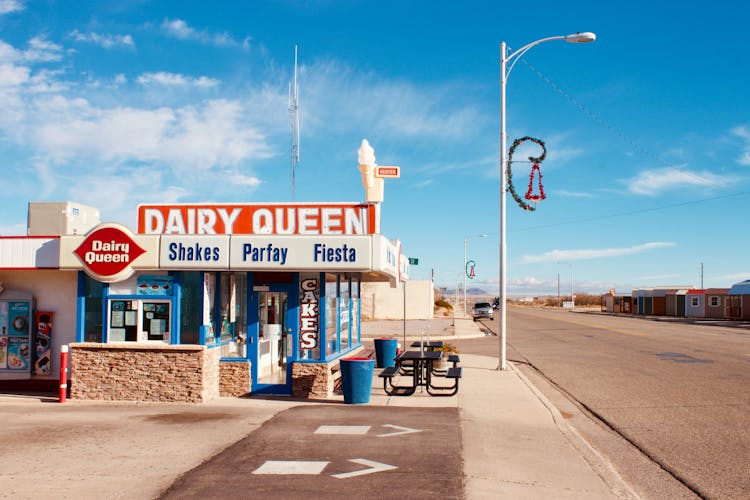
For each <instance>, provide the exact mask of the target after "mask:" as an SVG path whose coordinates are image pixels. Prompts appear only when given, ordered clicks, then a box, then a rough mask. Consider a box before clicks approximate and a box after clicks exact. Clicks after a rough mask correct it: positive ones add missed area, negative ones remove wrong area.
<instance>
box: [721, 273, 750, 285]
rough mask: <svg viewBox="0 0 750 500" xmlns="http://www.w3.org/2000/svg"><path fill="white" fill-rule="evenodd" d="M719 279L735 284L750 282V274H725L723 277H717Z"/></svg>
mask: <svg viewBox="0 0 750 500" xmlns="http://www.w3.org/2000/svg"><path fill="white" fill-rule="evenodd" d="M717 278H718V279H720V280H722V281H730V282H731V283H733V284H734V283H738V282H740V281H745V280H750V273H733V274H725V275H723V276H717Z"/></svg>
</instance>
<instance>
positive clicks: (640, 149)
mask: <svg viewBox="0 0 750 500" xmlns="http://www.w3.org/2000/svg"><path fill="white" fill-rule="evenodd" d="M521 62H523V63H524V64H525V65H526V67H528V68H529V69H530V70H531V71H532V72H533V73H534V74H535V75H537V76H538V77H539V78H541V79H542V81H544V82H545V83H546V84H547V85H549V86H550V87H551V88H552V90H554V91H555V92H557V93H558V94H560V95H561V96H563V98H565V100H567V101H568V102H569V103H571V104H572V105H573V106H575V107H576V108H578V110H579V111H580V112H581V113H583V114H584V115H585V116H586V117H588V118H589V119H591V120H592V121H594V122H595V123H596V124H598V125H599V126H601V127H603V128H604V129H605V130H607V131H608V132H610V133H611V134H613V135H614V136H615V137H617V138H619V139H620V140H621V141H623V142H624V143H625V144H627V145H628V146H630V147H631V148H633V150H635V151H636V152H638V153H641V154H643V155H644V156H647V157H649V158H651V159H653V160H655V161H656V162H658V163H660V164H661V165H662V166H664V167H666V168H669V169H671V170H674V171H676V172H680V173H681V174H684V175H687V176H688V177H692V178H693V179H695V180H698V181H700V182H701V183H705V182H709V184H712V185H716V183H715V182H712V181H709V180H708V179H706V178H704V177H701V176H699V175H696V174H694V173H692V172H688V171H686V170H684V169H682V168H678V167H675V166H674V165H672V164H670V163H668V162H666V161H665V160H664V159H662V158H660V157H659V156H658V155H656V154H654V153H653V152H651V151H650V150H649V149H647V148H645V147H643V146H641V145H640V144H639V143H637V142H635V140H633V139H631V138H630V137H629V136H627V135H625V134H624V133H623V132H621V131H620V130H619V129H617V128H615V127H614V126H612V125H610V124H609V123H607V122H606V121H604V119H602V118H601V117H599V115H597V114H596V113H594V112H592V111H590V110H589V109H588V108H587V107H586V106H584V105H583V104H582V103H581V102H580V101H578V100H577V99H576V98H575V97H573V96H571V95H570V94H568V93H567V92H565V91H564V90H563V89H562V88H561V87H560V86H559V85H557V84H556V83H555V82H553V81H552V79H551V78H549V77H548V76H546V75H545V74H543V73H542V72H541V71H539V70H538V69H536V68H535V67H534V66H533V65H532V64H531V63H529V62H528V61H526V60H525V59H523V58H522V59H521Z"/></svg>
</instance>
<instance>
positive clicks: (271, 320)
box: [248, 285, 296, 394]
mask: <svg viewBox="0 0 750 500" xmlns="http://www.w3.org/2000/svg"><path fill="white" fill-rule="evenodd" d="M289 288H290V286H289V285H270V286H257V287H253V291H252V292H251V297H250V305H249V310H248V319H249V321H248V331H249V333H250V334H251V337H252V343H251V345H252V346H253V347H252V349H251V356H250V358H251V360H252V375H253V387H252V392H253V393H267V394H290V393H291V388H292V385H291V363H290V359H291V357H292V354H293V351H292V349H293V331H294V330H296V328H294V325H295V322H294V319H293V318H292V316H293V314H292V312H293V311H296V309H294V308H290V304H289V297H290V295H291V294H290V290H289ZM253 323H254V324H253ZM248 347H249V346H248Z"/></svg>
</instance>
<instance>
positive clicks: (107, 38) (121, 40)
mask: <svg viewBox="0 0 750 500" xmlns="http://www.w3.org/2000/svg"><path fill="white" fill-rule="evenodd" d="M70 36H71V37H72V38H73V39H74V40H75V41H77V42H86V43H93V44H94V45H99V46H101V47H104V48H105V49H109V48H112V47H115V46H117V45H123V46H125V47H130V48H133V47H135V42H134V41H133V37H132V36H130V35H109V34H103V35H102V34H99V33H94V32H91V33H81V32H80V31H78V30H73V31H72V32H71V33H70Z"/></svg>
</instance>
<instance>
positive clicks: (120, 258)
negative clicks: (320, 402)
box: [74, 223, 146, 283]
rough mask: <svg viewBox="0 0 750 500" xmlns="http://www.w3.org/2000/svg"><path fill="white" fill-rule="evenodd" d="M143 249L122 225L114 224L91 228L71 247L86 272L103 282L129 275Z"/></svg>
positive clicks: (120, 279) (122, 278) (113, 280)
mask: <svg viewBox="0 0 750 500" xmlns="http://www.w3.org/2000/svg"><path fill="white" fill-rule="evenodd" d="M145 252H146V251H145V250H144V249H143V248H141V247H140V246H138V243H136V242H135V240H134V239H133V234H132V233H131V232H130V231H129V230H128V229H127V228H126V227H125V226H122V225H120V224H113V223H107V224H100V225H99V226H97V227H96V228H94V229H93V230H92V231H90V232H89V233H88V234H87V235H86V238H85V239H84V240H83V243H81V244H80V246H79V247H78V248H76V249H75V250H74V253H75V254H76V256H77V257H78V258H79V259H80V261H81V263H82V264H83V269H84V271H85V272H86V274H88V275H89V276H91V277H92V278H94V279H95V280H97V281H102V282H105V283H113V282H116V281H122V280H124V279H127V278H129V277H130V275H131V274H133V267H132V264H133V262H134V261H135V260H136V259H137V258H138V257H140V256H141V255H143V254H144V253H145Z"/></svg>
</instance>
